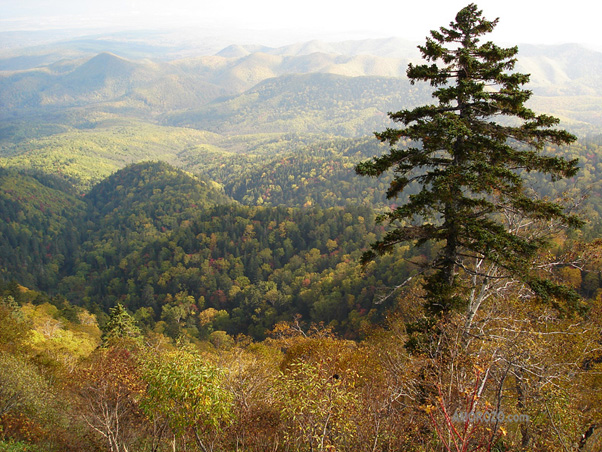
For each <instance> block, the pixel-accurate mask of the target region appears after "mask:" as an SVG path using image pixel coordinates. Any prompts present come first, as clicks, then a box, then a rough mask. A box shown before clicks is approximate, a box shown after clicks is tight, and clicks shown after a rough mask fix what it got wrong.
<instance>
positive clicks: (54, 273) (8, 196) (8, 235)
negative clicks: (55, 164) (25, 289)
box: [0, 168, 85, 290]
mask: <svg viewBox="0 0 602 452" xmlns="http://www.w3.org/2000/svg"><path fill="white" fill-rule="evenodd" d="M0 212H2V217H1V218H0V255H1V256H2V259H1V261H0V278H2V279H4V280H7V281H8V280H11V279H16V280H18V281H20V282H21V283H22V284H25V285H27V286H29V287H34V288H40V289H42V290H48V289H50V288H51V287H53V286H55V285H56V283H57V281H58V278H59V277H60V274H61V272H62V271H63V270H64V269H65V268H68V267H69V266H70V263H71V258H72V257H74V255H75V254H76V253H77V247H78V244H77V243H78V242H79V239H80V226H81V220H82V216H83V213H84V212H85V204H84V203H83V202H82V200H81V199H78V198H77V197H76V196H75V195H74V194H73V193H72V191H71V189H70V187H68V186H65V184H64V182H63V181H61V180H60V179H58V178H55V177H52V176H48V175H42V174H31V173H27V172H17V171H14V170H5V169H2V168H0Z"/></svg>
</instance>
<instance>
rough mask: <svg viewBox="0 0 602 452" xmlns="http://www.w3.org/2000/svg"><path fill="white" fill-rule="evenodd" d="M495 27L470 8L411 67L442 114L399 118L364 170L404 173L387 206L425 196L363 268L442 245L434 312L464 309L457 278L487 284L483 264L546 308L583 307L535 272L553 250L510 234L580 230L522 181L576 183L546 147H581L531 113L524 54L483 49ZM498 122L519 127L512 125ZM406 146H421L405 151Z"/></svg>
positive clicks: (432, 293) (424, 111) (408, 206)
mask: <svg viewBox="0 0 602 452" xmlns="http://www.w3.org/2000/svg"><path fill="white" fill-rule="evenodd" d="M496 24H497V20H495V21H487V20H486V19H485V18H484V17H483V16H482V12H481V11H479V10H478V9H477V7H476V5H474V4H471V5H469V6H467V7H466V8H464V9H462V10H461V11H460V12H459V13H458V14H457V16H456V20H455V21H454V22H452V23H451V24H450V27H449V28H444V27H442V28H441V29H440V30H439V31H436V30H435V31H432V32H431V37H429V38H427V41H426V44H425V45H424V46H420V47H419V48H420V51H421V52H422V55H423V57H424V59H425V60H427V61H428V62H431V63H432V64H423V65H418V66H414V65H412V64H410V65H409V67H408V77H409V78H410V80H411V82H412V83H415V82H416V81H426V82H429V83H430V84H431V86H433V87H434V88H436V90H435V91H434V93H433V97H434V98H436V99H437V104H435V105H425V106H421V107H417V108H415V109H411V110H402V111H399V112H397V113H392V114H391V115H390V116H391V119H393V120H394V121H396V122H398V123H401V124H402V125H403V126H404V128H402V129H387V130H386V131H385V132H382V133H378V134H377V137H378V138H379V139H380V140H381V141H383V142H388V143H389V144H390V145H391V150H390V152H389V154H386V155H384V156H382V157H377V158H374V159H373V160H371V161H366V162H363V163H361V164H359V165H358V166H357V172H358V173H359V174H362V175H368V176H380V175H382V174H383V173H384V172H385V171H388V170H389V169H394V172H395V174H394V177H393V179H392V181H391V183H390V186H389V189H388V190H387V197H388V198H395V197H397V196H398V195H399V194H400V193H403V192H404V191H405V190H406V188H407V187H408V186H410V185H412V184H416V185H418V186H419V187H420V191H419V192H418V193H416V194H412V195H410V196H409V199H408V201H407V202H405V203H403V204H402V205H401V206H400V207H398V208H396V209H394V210H393V211H391V212H387V213H386V214H384V215H383V219H386V220H387V222H388V223H390V224H392V225H393V228H392V229H391V230H389V232H387V234H386V235H385V237H384V238H383V239H382V240H379V241H377V242H375V243H374V244H373V251H372V252H369V253H367V254H365V256H364V260H365V261H367V260H369V259H371V258H372V257H374V255H375V253H376V254H384V253H387V252H389V251H390V250H391V249H392V248H393V247H394V246H395V245H397V244H400V243H406V242H409V243H416V244H418V245H421V244H424V243H427V242H429V241H434V242H436V243H440V244H441V246H442V247H441V250H440V252H439V253H438V255H437V257H436V259H434V260H433V261H432V262H431V263H430V267H431V268H433V269H434V270H435V271H434V272H432V273H431V274H430V276H429V277H428V279H427V280H426V284H425V286H424V287H425V289H426V291H427V300H428V307H429V309H430V311H431V312H433V313H440V312H442V311H448V310H450V309H454V308H458V307H459V306H461V305H462V304H463V303H465V301H463V297H461V296H460V294H461V293H464V292H465V291H466V289H465V288H463V287H462V285H461V283H460V280H459V279H458V273H459V270H460V269H462V270H463V271H465V272H466V273H467V274H468V275H469V276H473V277H479V276H483V275H482V273H481V272H480V270H479V268H478V267H477V262H478V261H480V260H482V259H485V260H486V261H488V262H490V263H491V264H492V265H495V266H497V267H499V268H501V269H503V270H504V271H505V272H506V275H508V276H512V277H515V278H519V279H521V280H522V281H523V282H525V283H526V284H528V285H529V286H530V288H531V289H532V290H533V291H534V292H535V293H536V294H537V295H539V296H540V297H542V298H543V299H544V300H548V299H550V298H556V297H559V296H560V297H563V298H564V297H566V296H568V297H569V298H571V299H572V300H573V302H574V301H575V296H576V294H574V293H572V292H570V291H569V292H567V291H566V290H564V291H563V290H561V289H560V288H558V287H556V286H555V287H556V288H555V289H552V286H554V284H553V283H551V282H546V283H543V282H542V281H541V279H540V277H539V275H537V274H535V273H534V272H533V271H532V270H531V263H532V261H533V259H534V257H535V255H536V253H537V251H538V250H539V249H541V248H542V246H543V245H544V242H543V240H542V238H541V237H539V238H531V237H529V236H528V235H525V234H523V233H522V229H523V228H522V227H519V225H516V224H515V225H513V224H508V222H507V221H506V219H507V218H508V216H506V217H504V214H510V215H511V216H512V217H521V218H522V219H524V221H531V222H537V221H541V220H557V221H560V222H561V223H564V224H566V225H569V226H577V225H580V224H581V222H580V221H579V220H578V219H577V218H576V217H575V216H572V215H568V214H566V213H565V212H564V211H563V208H562V207H561V206H560V205H559V204H556V203H553V202H551V201H549V200H545V199H539V198H537V197H536V196H534V195H530V193H529V192H528V190H527V189H526V187H525V182H524V177H523V173H530V172H540V173H543V174H547V175H549V176H550V177H551V179H552V181H556V180H559V179H562V178H570V177H573V176H574V175H575V174H576V173H577V171H578V167H577V160H576V159H570V160H567V159H564V158H561V157H557V156H550V155H546V154H545V153H543V152H542V151H543V150H544V147H545V145H546V144H548V143H551V144H556V145H562V144H569V143H571V142H572V141H574V140H575V139H576V138H575V137H574V136H573V135H571V134H569V133H567V132H566V131H564V130H557V129H555V128H553V127H554V126H555V125H556V124H558V122H559V121H558V120H557V119H556V118H553V117H551V116H547V115H536V114H535V113H534V112H533V111H531V110H530V109H528V108H527V107H526V106H525V102H526V101H527V100H528V99H529V97H530V96H531V92H530V91H528V90H525V89H523V88H522V85H524V84H525V83H527V82H528V80H529V77H528V76H527V75H524V74H520V73H517V72H511V71H512V69H513V68H514V65H515V63H516V58H515V56H516V54H517V53H518V48H517V47H513V48H508V49H503V48H500V47H498V46H496V45H495V44H493V43H492V42H486V43H484V44H480V38H481V36H482V35H485V34H487V33H489V32H491V31H492V30H493V29H494V27H495V26H496ZM437 62H439V63H440V65H439V66H438V65H437V64H436V63H437ZM500 117H501V118H512V119H514V120H516V121H517V122H519V123H520V124H518V125H511V124H512V123H509V122H507V121H505V120H504V121H502V120H498V118H500ZM402 138H407V139H409V140H412V142H413V144H412V145H411V146H410V147H408V148H395V147H394V146H395V145H396V144H397V143H398V142H399V140H400V139H402ZM516 143H521V144H523V145H525V146H526V148H523V147H519V146H517V144H516ZM517 228H518V229H517Z"/></svg>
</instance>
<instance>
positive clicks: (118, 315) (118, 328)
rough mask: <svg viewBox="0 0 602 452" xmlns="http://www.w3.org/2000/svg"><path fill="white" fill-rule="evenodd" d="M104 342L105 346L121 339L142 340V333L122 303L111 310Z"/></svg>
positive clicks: (105, 327)
mask: <svg viewBox="0 0 602 452" xmlns="http://www.w3.org/2000/svg"><path fill="white" fill-rule="evenodd" d="M103 329H104V332H103V335H102V341H103V343H104V344H108V343H111V342H114V341H116V340H119V339H134V340H139V339H141V336H142V333H141V332H140V328H138V326H137V325H136V321H135V320H134V318H133V317H132V316H131V315H130V314H129V313H128V312H127V311H126V310H125V308H124V307H123V305H122V304H121V303H117V306H115V307H113V308H111V309H109V321H108V322H107V323H106V325H105V326H104V328H103Z"/></svg>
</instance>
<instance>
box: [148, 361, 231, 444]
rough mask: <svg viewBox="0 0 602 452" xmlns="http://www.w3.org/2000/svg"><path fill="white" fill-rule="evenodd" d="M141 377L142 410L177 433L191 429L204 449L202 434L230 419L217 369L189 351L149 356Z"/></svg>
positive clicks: (228, 401)
mask: <svg viewBox="0 0 602 452" xmlns="http://www.w3.org/2000/svg"><path fill="white" fill-rule="evenodd" d="M144 380H145V381H146V383H147V384H148V387H147V390H146V396H145V398H144V400H143V402H142V404H143V407H144V410H145V412H146V414H147V415H148V416H149V417H150V418H151V419H153V418H162V419H165V420H166V421H167V423H168V425H169V427H170V428H171V429H172V431H173V432H174V434H176V435H178V436H181V435H185V434H187V433H190V432H192V434H193V435H194V438H195V440H196V441H197V443H198V445H199V446H200V447H201V448H202V450H204V451H207V450H208V449H207V446H206V445H205V444H206V443H207V442H208V440H207V438H204V436H207V435H208V436H209V438H211V437H212V436H213V434H214V433H215V431H219V430H220V429H222V428H223V427H224V426H226V425H227V424H228V423H229V422H230V421H231V419H232V416H233V412H232V408H233V407H232V395H231V393H229V392H228V391H227V390H226V389H225V387H224V383H223V374H222V372H221V370H220V369H218V368H216V367H215V366H213V365H211V364H210V363H208V362H206V361H205V360H204V359H203V358H202V357H201V356H199V355H198V354H197V353H195V352H193V351H187V350H177V351H174V352H169V353H166V354H164V355H161V356H152V357H150V356H149V357H148V358H147V359H145V365H144ZM207 431H209V433H206V432H207Z"/></svg>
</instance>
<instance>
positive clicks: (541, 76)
mask: <svg viewBox="0 0 602 452" xmlns="http://www.w3.org/2000/svg"><path fill="white" fill-rule="evenodd" d="M132 45H133V44H132ZM121 46H122V47H123V48H124V49H127V46H125V44H124V43H121ZM136 48H138V47H136ZM124 54H125V56H122V55H121V54H115V53H111V52H108V51H105V52H101V53H98V54H96V55H94V56H92V57H91V58H88V59H83V60H82V59H80V58H69V54H66V58H64V59H63V60H60V61H56V62H54V63H52V64H47V65H43V66H41V67H35V68H29V69H24V70H12V71H11V70H4V71H0V108H1V112H0V115H1V116H0V117H1V118H5V119H6V118H15V117H28V116H30V115H31V114H32V113H35V114H39V113H43V112H45V111H54V110H56V109H64V108H74V107H77V108H81V107H85V108H94V109H103V110H104V111H111V112H119V113H120V114H125V115H126V116H136V117H142V118H147V119H148V118H156V117H157V116H160V115H163V114H166V113H168V114H170V115H173V114H174V113H176V114H184V113H185V112H189V111H198V110H199V109H200V108H203V106H206V105H209V104H210V103H211V104H215V103H220V102H230V101H229V99H230V98H231V96H238V95H245V96H246V97H247V98H248V97H249V94H250V93H252V90H253V89H256V87H257V86H259V84H261V83H263V82H265V81H267V80H269V79H277V78H279V77H289V76H291V75H303V74H333V75H338V76H344V77H350V78H353V77H392V78H396V79H399V80H405V79H406V78H405V71H406V68H407V64H408V62H409V61H412V60H416V59H417V57H418V52H417V50H416V48H415V46H414V44H413V43H410V42H408V41H404V40H400V39H393V38H391V39H380V40H363V41H344V42H338V43H326V42H322V41H309V42H303V43H298V44H294V45H288V46H283V47H268V46H257V45H230V46H228V47H226V48H224V49H222V50H221V51H220V52H218V53H217V54H216V55H213V56H201V57H197V58H185V59H176V60H172V61H161V60H150V59H146V58H145V59H140V58H128V57H127V52H124ZM11 61H13V60H11ZM36 61H37V60H36V59H35V58H33V59H32V60H31V63H32V64H35V63H36ZM2 62H4V63H5V69H6V68H7V66H8V67H10V61H9V60H7V59H5V60H0V67H2ZM23 62H24V60H20V64H23ZM38 62H39V61H38ZM517 70H519V71H521V72H526V73H530V74H531V82H530V84H529V85H528V88H530V89H532V90H533V91H534V93H535V97H534V105H535V106H539V105H541V109H542V110H545V111H549V112H551V113H553V114H556V115H559V116H560V117H561V118H562V119H564V120H565V121H569V122H570V121H573V122H574V121H577V122H589V123H590V124H599V123H602V113H601V112H600V111H597V110H596V105H599V104H600V102H602V53H600V52H594V51H591V50H588V49H586V48H584V47H581V46H578V45H562V46H521V49H520V52H519V62H518V65H517ZM306 80H307V82H308V83H314V79H312V78H308V79H306ZM350 83H351V82H350ZM404 83H407V82H404ZM278 85H279V86H280V87H281V88H282V89H286V88H287V86H286V83H280V84H278ZM384 85H386V83H384ZM384 85H383V87H384ZM247 92H248V93H247ZM282 94H283V95H284V93H282ZM365 95H366V93H361V92H360V93H358V94H357V96H360V97H361V96H365ZM391 95H392V96H393V97H394V96H395V95H397V93H391ZM329 96H330V94H329V93H325V97H329ZM575 96H579V98H578V99H577V98H576V97H575ZM347 101H349V99H347ZM392 104H396V102H391V103H390V104H389V105H392ZM408 105H409V104H408ZM308 108H312V106H311V105H308ZM375 108H376V107H375ZM395 108H397V107H395ZM584 110H585V111H586V113H587V114H584ZM598 110H599V108H598ZM386 111H387V110H384V111H383V110H381V113H386ZM177 112H179V113H177ZM588 115H589V116H588ZM588 118H589V119H588ZM231 119H232V118H231ZM195 127H196V126H195ZM199 127H200V128H203V126H202V125H200V126H199Z"/></svg>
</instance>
